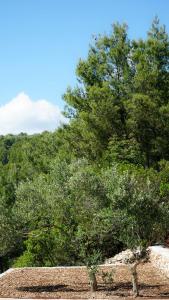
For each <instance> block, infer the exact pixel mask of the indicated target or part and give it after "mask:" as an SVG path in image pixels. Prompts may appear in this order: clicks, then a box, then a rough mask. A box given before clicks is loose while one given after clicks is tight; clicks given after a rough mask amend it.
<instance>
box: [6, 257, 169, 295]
mask: <svg viewBox="0 0 169 300" xmlns="http://www.w3.org/2000/svg"><path fill="white" fill-rule="evenodd" d="M113 268H114V267H113ZM111 269H112V267H111V266H110V267H100V270H99V273H98V275H97V279H98V284H99V289H98V291H97V292H95V293H94V294H91V293H90V286H89V281H88V276H87V270H86V268H85V267H84V268H23V269H14V270H13V271H12V272H11V273H7V274H6V275H5V276H3V277H2V278H0V297H4V298H5V297H6V298H10V297H13V298H31V299H32V298H50V299H52V298H55V299H59V298H62V299H87V298H100V299H103V298H104V299H113V298H116V297H120V298H121V297H124V299H131V298H132V293H131V290H132V285H131V281H130V273H129V271H128V269H127V267H126V266H116V274H115V281H114V284H113V285H112V286H111V287H108V286H107V285H106V284H105V283H104V282H103V280H102V276H101V271H102V270H104V271H111ZM138 274H139V286H140V296H141V297H144V298H145V297H148V298H149V299H151V298H153V299H154V298H157V299H159V298H160V299H162V298H165V299H166V298H168V299H169V279H167V278H166V277H165V276H163V275H162V274H161V273H160V272H159V271H158V270H157V269H155V268H154V267H153V266H152V265H151V263H147V264H144V265H140V266H139V267H138ZM142 299H143V298H142Z"/></svg>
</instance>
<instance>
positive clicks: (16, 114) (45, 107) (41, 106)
mask: <svg viewBox="0 0 169 300" xmlns="http://www.w3.org/2000/svg"><path fill="white" fill-rule="evenodd" d="M64 122H65V118H64V116H63V115H62V113H61V111H60V109H59V108H58V107H57V106H56V105H54V104H52V103H50V102H49V101H47V100H43V99H42V100H37V101H33V100H32V99H30V97H29V96H28V95H26V94H25V93H24V92H22V93H20V94H18V95H17V96H16V97H15V98H13V99H12V100H11V101H10V102H8V103H7V104H5V105H3V106H0V134H3V135H4V134H8V133H12V134H18V133H20V132H25V133H28V134H33V133H40V132H42V131H44V130H48V131H53V130H54V129H56V128H57V127H58V126H59V125H60V124H61V123H64Z"/></svg>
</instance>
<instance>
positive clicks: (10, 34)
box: [0, 0, 169, 132]
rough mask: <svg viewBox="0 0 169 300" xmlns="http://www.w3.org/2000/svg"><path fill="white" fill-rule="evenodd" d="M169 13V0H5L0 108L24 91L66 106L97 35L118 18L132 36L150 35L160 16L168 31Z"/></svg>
mask: <svg viewBox="0 0 169 300" xmlns="http://www.w3.org/2000/svg"><path fill="white" fill-rule="evenodd" d="M168 12H169V0H160V1H159V0H0V44H1V46H0V106H1V108H3V107H4V105H7V104H8V103H10V101H11V100H12V99H13V98H14V99H15V98H16V97H17V95H18V94H20V93H21V92H22V95H24V94H25V95H26V96H27V95H28V96H29V100H30V101H37V100H38V99H45V100H46V101H49V102H50V103H51V104H52V105H57V106H58V107H59V108H60V109H63V107H64V103H63V101H62V100H61V98H62V94H63V93H64V92H65V90H66V88H67V86H68V85H69V86H74V85H75V84H76V76H75V68H76V65H77V63H78V60H79V58H81V57H82V58H84V57H85V56H86V55H87V52H88V48H89V43H90V42H91V40H92V35H93V34H98V33H105V32H106V33H109V32H110V30H111V24H112V23H114V22H116V21H118V22H120V23H122V22H126V23H127V24H128V26H129V36H130V37H131V38H138V37H145V35H146V32H147V30H148V28H149V27H150V25H151V21H152V19H153V18H154V16H155V15H158V16H159V18H160V21H161V23H162V24H165V25H166V28H167V31H169V18H168ZM27 100H28V99H27ZM15 102H16V101H15ZM0 116H1V114H0ZM0 125H1V124H0ZM0 132H1V130H0Z"/></svg>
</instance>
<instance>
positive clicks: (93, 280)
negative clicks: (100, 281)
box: [89, 272, 97, 293]
mask: <svg viewBox="0 0 169 300" xmlns="http://www.w3.org/2000/svg"><path fill="white" fill-rule="evenodd" d="M89 277H90V288H91V292H92V293H93V292H95V291H97V279H96V274H95V273H93V272H90V274H89Z"/></svg>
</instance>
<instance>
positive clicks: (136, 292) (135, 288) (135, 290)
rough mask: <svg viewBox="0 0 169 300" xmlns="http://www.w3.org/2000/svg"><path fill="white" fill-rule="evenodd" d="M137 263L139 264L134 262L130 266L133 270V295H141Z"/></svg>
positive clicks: (131, 270)
mask: <svg viewBox="0 0 169 300" xmlns="http://www.w3.org/2000/svg"><path fill="white" fill-rule="evenodd" d="M137 265H138V263H134V264H132V265H130V267H129V268H130V272H131V278H132V284H133V296H134V297H137V296H139V290H138V277H137Z"/></svg>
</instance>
